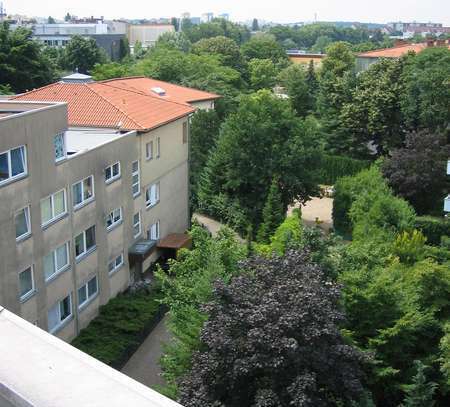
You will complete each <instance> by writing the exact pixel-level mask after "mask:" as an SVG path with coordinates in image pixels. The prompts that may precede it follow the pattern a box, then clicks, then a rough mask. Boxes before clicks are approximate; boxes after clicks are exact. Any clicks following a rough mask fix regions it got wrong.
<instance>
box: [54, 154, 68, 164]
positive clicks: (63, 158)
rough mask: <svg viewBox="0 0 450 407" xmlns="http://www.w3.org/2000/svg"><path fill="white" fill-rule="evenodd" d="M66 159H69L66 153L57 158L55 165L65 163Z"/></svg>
mask: <svg viewBox="0 0 450 407" xmlns="http://www.w3.org/2000/svg"><path fill="white" fill-rule="evenodd" d="M66 161H67V155H65V156H64V157H61V158H58V159H56V160H55V165H59V164H62V163H64V162H66Z"/></svg>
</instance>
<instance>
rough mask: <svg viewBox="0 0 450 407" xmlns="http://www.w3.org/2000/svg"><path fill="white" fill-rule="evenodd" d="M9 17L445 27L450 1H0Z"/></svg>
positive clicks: (449, 10)
mask: <svg viewBox="0 0 450 407" xmlns="http://www.w3.org/2000/svg"><path fill="white" fill-rule="evenodd" d="M0 2H3V5H4V7H5V8H6V10H7V12H8V13H9V14H25V15H28V16H39V17H42V16H49V15H51V16H52V17H55V18H62V17H63V16H64V15H65V14H66V13H67V12H69V13H70V14H74V15H77V16H78V17H85V16H91V15H93V16H96V17H97V16H104V17H105V18H106V19H112V18H120V17H124V18H158V17H172V16H175V17H178V16H180V14H181V13H183V12H190V13H191V16H200V15H201V14H202V13H204V12H209V11H211V12H213V13H215V14H220V13H229V14H230V18H231V20H233V21H245V20H249V19H253V18H258V19H262V20H267V21H274V22H280V23H288V22H296V21H313V20H314V19H315V15H316V16H317V20H319V21H361V22H377V23H386V22H390V21H414V20H416V21H421V22H428V21H433V22H440V23H443V24H444V25H447V26H450V1H449V0H370V1H367V0H308V1H302V0H275V1H267V0H266V1H263V0H191V1H186V0H124V1H118V0H0Z"/></svg>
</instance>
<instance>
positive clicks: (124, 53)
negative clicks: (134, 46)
mask: <svg viewBox="0 0 450 407" xmlns="http://www.w3.org/2000/svg"><path fill="white" fill-rule="evenodd" d="M129 55H130V43H129V42H128V38H127V37H125V38H121V39H120V43H119V59H120V60H122V59H124V58H126V57H128V56H129Z"/></svg>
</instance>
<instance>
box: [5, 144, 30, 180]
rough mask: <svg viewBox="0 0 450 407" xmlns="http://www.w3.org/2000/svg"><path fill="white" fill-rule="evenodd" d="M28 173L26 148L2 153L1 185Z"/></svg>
mask: <svg viewBox="0 0 450 407" xmlns="http://www.w3.org/2000/svg"><path fill="white" fill-rule="evenodd" d="M26 173H27V157H26V150H25V146H20V147H17V148H14V149H12V150H8V151H5V152H3V153H0V184H2V183H4V182H7V181H9V180H11V179H14V178H18V177H20V176H22V175H25V174H26Z"/></svg>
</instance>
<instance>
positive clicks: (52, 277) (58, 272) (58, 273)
mask: <svg viewBox="0 0 450 407" xmlns="http://www.w3.org/2000/svg"><path fill="white" fill-rule="evenodd" d="M67 270H70V264H68V265H67V266H65V267H64V268H62V269H61V270H59V271H57V272H56V273H54V274H52V275H51V276H50V277H49V278H47V279H45V284H50V283H51V282H52V281H53V280H56V279H57V278H58V277H59V276H60V275H61V274H64V273H65V272H66V271H67Z"/></svg>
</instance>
